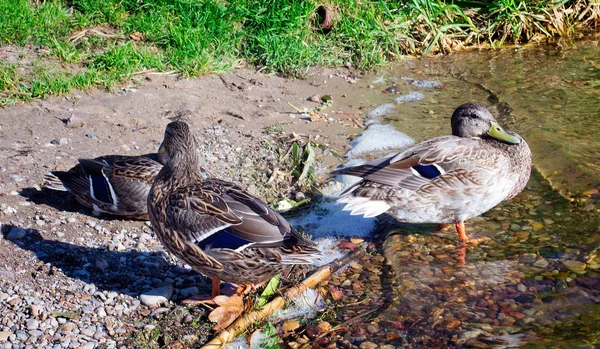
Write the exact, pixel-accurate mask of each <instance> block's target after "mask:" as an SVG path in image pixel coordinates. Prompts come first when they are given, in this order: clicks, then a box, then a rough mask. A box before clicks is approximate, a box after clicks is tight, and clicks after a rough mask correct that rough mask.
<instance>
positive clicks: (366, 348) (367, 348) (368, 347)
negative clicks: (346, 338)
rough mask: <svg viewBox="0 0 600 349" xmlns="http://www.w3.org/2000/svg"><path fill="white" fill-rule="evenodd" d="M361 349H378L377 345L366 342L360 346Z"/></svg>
mask: <svg viewBox="0 0 600 349" xmlns="http://www.w3.org/2000/svg"><path fill="white" fill-rule="evenodd" d="M358 347H359V348H360V349H376V348H377V344H375V343H373V342H369V341H364V342H362V343H360V345H359V346H358Z"/></svg>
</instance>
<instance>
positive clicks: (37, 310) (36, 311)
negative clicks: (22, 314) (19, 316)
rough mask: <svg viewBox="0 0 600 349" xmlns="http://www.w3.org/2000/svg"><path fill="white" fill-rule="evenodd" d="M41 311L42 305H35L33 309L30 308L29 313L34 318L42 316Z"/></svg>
mask: <svg viewBox="0 0 600 349" xmlns="http://www.w3.org/2000/svg"><path fill="white" fill-rule="evenodd" d="M41 311H42V306H41V305H37V304H34V305H32V306H31V307H29V312H30V313H31V315H32V316H38V315H40V313H41Z"/></svg>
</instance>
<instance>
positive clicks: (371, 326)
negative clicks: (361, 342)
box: [367, 323, 379, 334]
mask: <svg viewBox="0 0 600 349" xmlns="http://www.w3.org/2000/svg"><path fill="white" fill-rule="evenodd" d="M367 332H369V333H370V334H374V333H377V332H379V325H377V324H376V323H372V324H368V325H367Z"/></svg>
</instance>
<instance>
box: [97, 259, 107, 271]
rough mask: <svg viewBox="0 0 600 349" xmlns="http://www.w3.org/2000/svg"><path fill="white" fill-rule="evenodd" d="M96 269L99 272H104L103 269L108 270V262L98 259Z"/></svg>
mask: <svg viewBox="0 0 600 349" xmlns="http://www.w3.org/2000/svg"><path fill="white" fill-rule="evenodd" d="M96 268H98V269H100V270H104V269H106V268H108V262H107V261H105V260H104V259H102V258H98V259H96Z"/></svg>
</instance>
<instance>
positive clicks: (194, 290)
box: [179, 286, 200, 298]
mask: <svg viewBox="0 0 600 349" xmlns="http://www.w3.org/2000/svg"><path fill="white" fill-rule="evenodd" d="M199 292H200V290H198V287H196V286H193V287H188V288H184V289H181V290H179V294H180V295H181V296H182V297H184V298H189V297H190V296H193V295H197V294H198V293H199Z"/></svg>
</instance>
